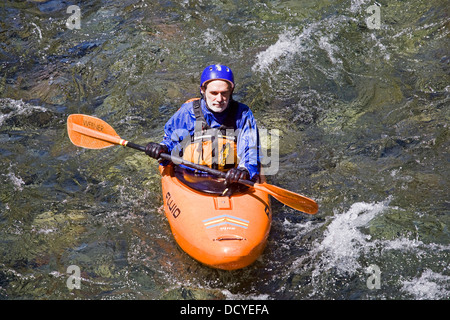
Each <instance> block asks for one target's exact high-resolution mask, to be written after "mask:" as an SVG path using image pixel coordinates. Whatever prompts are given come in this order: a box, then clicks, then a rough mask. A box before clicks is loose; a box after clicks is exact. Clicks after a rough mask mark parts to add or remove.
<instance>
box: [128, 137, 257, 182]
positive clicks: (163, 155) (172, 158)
mask: <svg viewBox="0 0 450 320" xmlns="http://www.w3.org/2000/svg"><path fill="white" fill-rule="evenodd" d="M125 145H126V146H127V147H130V148H132V149H135V150H139V151H143V152H145V147H144V146H141V145H138V144H135V143H133V142H129V141H128V142H127V143H126V144H125ZM160 157H161V158H162V159H164V160H168V161H172V162H173V163H176V164H182V165H185V166H187V167H190V168H192V169H196V170H200V171H203V172H207V173H210V174H212V175H215V176H217V177H221V178H225V176H226V173H225V172H222V171H219V170H215V169H212V168H210V167H206V166H202V165H199V164H195V163H192V162H189V161H186V160H184V159H182V158H179V157H175V156H172V155H170V154H167V153H161V154H160ZM239 183H242V184H245V185H247V186H250V187H253V186H254V185H255V183H254V182H253V181H250V180H243V179H240V180H239Z"/></svg>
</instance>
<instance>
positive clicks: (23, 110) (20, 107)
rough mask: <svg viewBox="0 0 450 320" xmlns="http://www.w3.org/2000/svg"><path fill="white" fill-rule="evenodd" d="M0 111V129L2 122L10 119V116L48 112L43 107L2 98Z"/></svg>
mask: <svg viewBox="0 0 450 320" xmlns="http://www.w3.org/2000/svg"><path fill="white" fill-rule="evenodd" d="M3 110H5V111H3ZM0 111H1V113H0V127H1V126H2V125H3V122H4V121H5V120H7V119H9V118H11V117H12V116H16V115H30V114H32V113H33V112H35V111H41V112H45V111H48V110H47V109H46V108H44V107H40V106H34V105H31V104H29V103H27V102H24V101H22V100H14V99H10V98H4V99H0ZM8 111H9V112H8Z"/></svg>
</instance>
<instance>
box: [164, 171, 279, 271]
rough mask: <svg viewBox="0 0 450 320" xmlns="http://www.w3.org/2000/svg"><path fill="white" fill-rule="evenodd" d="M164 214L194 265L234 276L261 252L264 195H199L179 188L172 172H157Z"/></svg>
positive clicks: (268, 218)
mask: <svg viewBox="0 0 450 320" xmlns="http://www.w3.org/2000/svg"><path fill="white" fill-rule="evenodd" d="M160 172H161V176H162V178H161V183H162V192H163V199H164V211H165V214H166V217H167V219H168V222H169V224H170V227H171V230H172V233H173V235H174V238H175V240H176V241H177V243H178V245H179V246H180V247H181V248H182V249H183V251H185V252H186V253H187V254H189V255H190V256H191V257H193V258H194V259H196V260H197V261H199V262H201V263H203V264H205V265H208V266H210V267H213V268H218V269H224V270H234V269H240V268H244V267H246V266H248V265H250V264H252V263H253V262H254V261H255V260H256V259H257V258H258V257H259V256H260V255H261V254H262V252H263V250H264V248H265V246H266V243H267V238H268V235H269V231H270V227H271V222H272V210H271V207H270V199H269V195H268V194H267V193H265V192H261V191H257V190H254V189H253V188H249V189H248V190H247V191H245V192H243V193H238V194H233V195H232V196H230V197H227V196H220V195H219V196H218V195H210V194H205V193H203V192H199V191H196V190H194V189H192V188H190V187H188V186H186V185H184V184H182V183H181V182H180V181H179V180H178V179H177V178H176V177H175V175H174V170H173V166H172V165H169V166H164V167H163V166H160Z"/></svg>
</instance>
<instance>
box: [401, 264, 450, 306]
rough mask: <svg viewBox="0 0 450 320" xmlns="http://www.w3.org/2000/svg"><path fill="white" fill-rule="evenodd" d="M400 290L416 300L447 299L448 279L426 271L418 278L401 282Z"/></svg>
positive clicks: (449, 281) (448, 295)
mask: <svg viewBox="0 0 450 320" xmlns="http://www.w3.org/2000/svg"><path fill="white" fill-rule="evenodd" d="M402 284H403V287H402V290H403V291H405V292H407V293H409V294H411V295H413V296H414V298H415V299H418V300H429V299H448V298H449V297H450V290H449V289H448V288H449V286H450V277H449V276H445V275H442V274H439V273H436V272H433V271H432V270H430V269H426V270H425V271H424V272H423V273H422V274H421V276H420V277H417V278H413V279H411V280H404V281H403V282H402Z"/></svg>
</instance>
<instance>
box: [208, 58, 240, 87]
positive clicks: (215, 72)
mask: <svg viewBox="0 0 450 320" xmlns="http://www.w3.org/2000/svg"><path fill="white" fill-rule="evenodd" d="M211 80H225V81H228V82H229V83H230V84H231V87H232V89H234V76H233V72H232V71H231V69H230V68H228V67H227V66H225V65H221V64H212V65H210V66H207V67H206V68H205V69H204V70H203V73H202V76H201V78H200V88H202V87H203V86H204V85H205V83H206V82H208V81H211Z"/></svg>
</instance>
